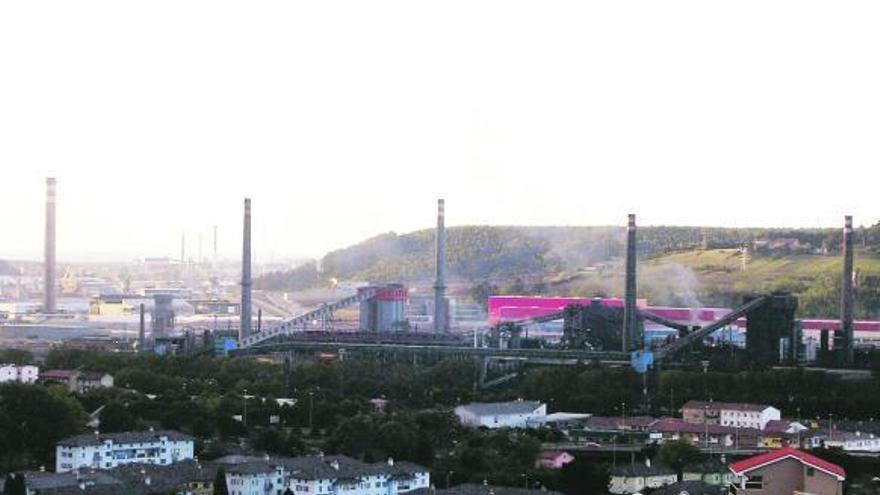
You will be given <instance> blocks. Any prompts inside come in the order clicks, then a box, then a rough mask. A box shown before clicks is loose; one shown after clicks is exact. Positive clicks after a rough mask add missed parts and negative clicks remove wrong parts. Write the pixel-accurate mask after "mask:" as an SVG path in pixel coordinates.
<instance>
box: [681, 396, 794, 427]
mask: <svg viewBox="0 0 880 495" xmlns="http://www.w3.org/2000/svg"><path fill="white" fill-rule="evenodd" d="M781 416H782V413H781V411H780V410H779V409H776V408H775V407H772V406H765V405H762V404H745V403H735V402H702V401H689V402H687V403H686V404H685V405H684V406H683V407H682V417H683V418H684V420H685V421H687V422H691V423H704V422H705V423H709V424H719V425H721V426H729V427H732V428H755V429H757V430H763V429H765V428H766V427H767V423H769V422H770V421H779V420H780V419H781Z"/></svg>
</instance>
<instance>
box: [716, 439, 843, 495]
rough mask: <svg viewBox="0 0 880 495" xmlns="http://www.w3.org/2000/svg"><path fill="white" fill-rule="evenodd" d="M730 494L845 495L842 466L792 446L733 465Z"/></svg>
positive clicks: (731, 466)
mask: <svg viewBox="0 0 880 495" xmlns="http://www.w3.org/2000/svg"><path fill="white" fill-rule="evenodd" d="M730 471H731V472H732V473H733V476H734V480H733V483H731V485H730V494H731V495H792V494H801V493H803V494H810V495H843V482H844V481H845V480H846V472H845V471H844V470H843V468H842V467H840V466H838V465H836V464H832V463H830V462H828V461H825V460H823V459H820V458H818V457H816V456H813V455H810V454H807V453H806V452H803V451H800V450H797V449H793V448H790V447H787V448H783V449H779V450H775V451H773V452H768V453H766V454H761V455H757V456H754V457H750V458H748V459H744V460H742V461H739V462H735V463H733V464H731V465H730Z"/></svg>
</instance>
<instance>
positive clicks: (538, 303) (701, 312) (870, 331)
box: [489, 296, 880, 342]
mask: <svg viewBox="0 0 880 495" xmlns="http://www.w3.org/2000/svg"><path fill="white" fill-rule="evenodd" d="M594 300H596V301H597V302H599V303H600V304H602V305H603V306H607V307H612V308H622V307H623V298H619V297H606V298H589V297H544V296H490V297H489V323H490V324H491V325H497V324H498V323H504V322H509V321H521V320H527V319H531V318H537V317H541V316H547V315H550V314H554V313H559V312H561V311H562V310H563V309H565V307H566V306H569V305H572V304H581V305H590V304H593V302H594ZM636 306H637V307H638V308H639V310H640V311H644V312H646V313H653V314H655V315H657V316H662V317H663V318H666V319H669V320H672V321H674V322H676V323H680V324H683V325H689V326H704V325H708V324H710V323H713V322H715V321H717V320H719V319H720V318H721V317H723V316H724V315H726V314H728V313H730V311H731V310H730V308H673V307H666V306H649V305H648V302H647V300H645V299H639V300H637V302H636ZM801 323H802V325H803V329H804V336H805V337H808V338H809V337H812V338H815V339H818V338H819V334H820V332H821V331H822V330H830V331H832V332H833V331H834V330H838V329H840V320H833V319H806V320H801ZM655 326H659V325H656V324H654V323H651V322H646V327H649V328H650V327H655ZM735 326H736V328H737V329H738V330H742V331H744V330H745V328H746V319H745V318H740V319H739V320H737V321H736V323H735ZM853 327H854V331H855V338H856V340H857V341H862V342H867V341H878V340H880V321H869V320H858V321H855V322H854V324H853Z"/></svg>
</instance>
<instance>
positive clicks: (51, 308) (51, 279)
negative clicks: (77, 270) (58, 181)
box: [43, 177, 57, 313]
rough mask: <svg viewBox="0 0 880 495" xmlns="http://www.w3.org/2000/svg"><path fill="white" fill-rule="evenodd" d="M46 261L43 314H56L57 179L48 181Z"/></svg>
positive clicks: (52, 178) (48, 179) (50, 178)
mask: <svg viewBox="0 0 880 495" xmlns="http://www.w3.org/2000/svg"><path fill="white" fill-rule="evenodd" d="M44 255H45V260H44V269H45V277H44V280H43V282H44V284H45V288H44V295H43V312H45V313H54V312H55V311H56V309H57V308H56V307H55V178H54V177H48V178H47V179H46V244H45V253H44Z"/></svg>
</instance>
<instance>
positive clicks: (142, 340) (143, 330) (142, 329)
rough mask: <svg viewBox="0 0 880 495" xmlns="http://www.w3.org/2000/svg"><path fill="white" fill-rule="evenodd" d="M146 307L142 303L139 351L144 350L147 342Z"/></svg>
mask: <svg viewBox="0 0 880 495" xmlns="http://www.w3.org/2000/svg"><path fill="white" fill-rule="evenodd" d="M145 313H146V307H145V305H144V303H141V326H140V328H139V329H138V351H140V352H143V351H144V348H145V347H146V343H147V321H146V317H145Z"/></svg>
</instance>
